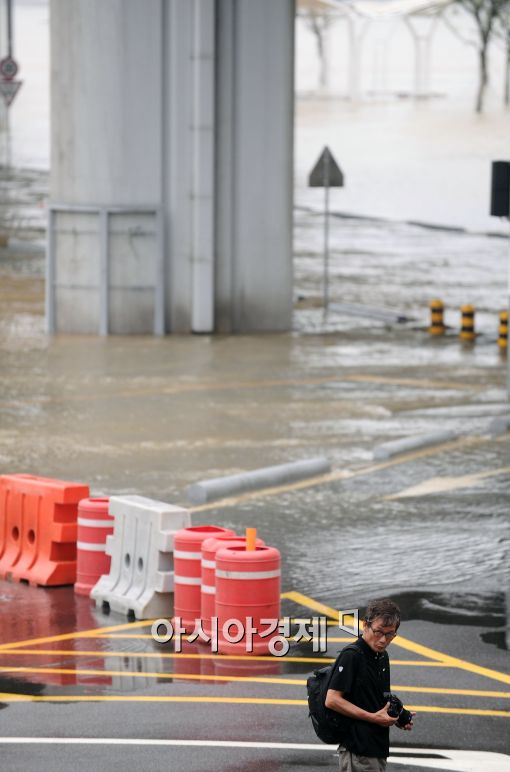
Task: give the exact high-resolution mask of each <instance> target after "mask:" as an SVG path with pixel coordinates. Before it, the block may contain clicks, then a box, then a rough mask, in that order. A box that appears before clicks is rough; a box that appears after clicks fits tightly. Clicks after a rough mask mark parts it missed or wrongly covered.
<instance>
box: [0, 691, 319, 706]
mask: <svg viewBox="0 0 510 772" xmlns="http://www.w3.org/2000/svg"><path fill="white" fill-rule="evenodd" d="M0 702H222V703H234V704H244V705H299V706H302V705H307V704H308V702H307V700H286V699H280V698H270V697H195V696H193V697H192V696H189V695H179V696H173V695H172V696H170V695H157V696H154V697H150V696H148V695H135V694H134V695H111V694H101V695H97V696H94V695H89V694H68V695H66V694H56V695H46V694H45V695H32V694H8V693H6V692H3V693H2V692H0Z"/></svg>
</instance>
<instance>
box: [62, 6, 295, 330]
mask: <svg viewBox="0 0 510 772" xmlns="http://www.w3.org/2000/svg"><path fill="white" fill-rule="evenodd" d="M293 30H294V2H293V0H257V2H250V0H144V2H143V3H142V2H140V1H139V0H51V52H52V65H51V70H52V71H51V84H52V87H51V113H52V130H51V134H52V141H51V175H50V191H51V192H50V196H51V202H52V203H54V204H64V205H67V206H76V205H81V206H90V205H102V206H108V207H112V208H115V207H117V208H118V207H137V206H142V207H152V208H154V209H158V210H159V211H160V212H161V216H162V222H163V238H162V242H160V241H158V237H157V235H156V225H155V222H154V221H153V220H154V216H152V220H151V215H140V214H131V213H130V214H125V215H123V214H121V213H118V214H115V215H111V216H110V217H109V225H108V243H109V253H110V254H109V267H108V270H107V271H106V273H105V271H104V261H103V263H101V259H100V257H98V255H100V251H101V243H100V226H99V224H98V220H99V218H97V217H96V218H95V217H94V216H92V215H90V214H89V213H81V214H80V213H77V212H75V213H73V214H65V213H59V214H58V216H56V218H55V237H54V240H53V243H54V258H55V260H54V262H55V267H54V284H55V287H54V305H55V308H54V319H55V329H57V330H65V331H69V332H88V333H89V332H94V331H97V329H98V325H99V317H100V316H101V308H102V307H103V306H102V304H103V303H106V302H108V311H107V316H108V325H107V326H108V330H109V331H111V332H124V333H137V332H139V333H146V332H150V331H151V329H152V328H153V319H154V302H155V297H156V295H157V287H158V283H159V284H161V290H162V292H163V295H164V323H163V327H164V330H165V331H167V332H190V331H195V332H212V331H243V332H250V331H261V330H268V331H273V330H274V331H277V330H285V329H289V327H290V323H291V303H292V260H291V233H292V228H291V223H292V125H293V109H292V108H293ZM161 245H162V249H163V257H164V270H163V272H159V273H158V259H159V257H158V255H159V253H158V250H159V248H160V246H161ZM105 281H108V283H109V288H108V289H107V290H106V291H105V288H104V286H103V285H104V282H105ZM105 298H106V300H105ZM99 326H100V325H99Z"/></svg>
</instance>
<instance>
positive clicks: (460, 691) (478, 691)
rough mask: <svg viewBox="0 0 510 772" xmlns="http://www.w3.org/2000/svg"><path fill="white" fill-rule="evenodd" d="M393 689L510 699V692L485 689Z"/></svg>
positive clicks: (397, 687) (405, 687)
mask: <svg viewBox="0 0 510 772" xmlns="http://www.w3.org/2000/svg"><path fill="white" fill-rule="evenodd" d="M392 664H393V663H392ZM392 688H393V689H394V691H396V692H397V691H398V692H416V693H417V694H456V695H465V696H466V697H496V698H497V699H501V700H508V699H510V692H494V691H487V690H485V689H447V688H442V687H437V686H400V685H399V684H395V685H393V687H392Z"/></svg>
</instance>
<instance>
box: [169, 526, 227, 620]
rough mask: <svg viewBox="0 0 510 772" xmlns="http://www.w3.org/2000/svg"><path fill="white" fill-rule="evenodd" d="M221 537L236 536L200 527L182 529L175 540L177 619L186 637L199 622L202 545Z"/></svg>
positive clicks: (207, 527)
mask: <svg viewBox="0 0 510 772" xmlns="http://www.w3.org/2000/svg"><path fill="white" fill-rule="evenodd" d="M220 533H226V534H229V535H230V536H235V533H234V531H232V530H230V529H229V528H220V526H217V525H198V526H191V527H190V528H181V530H180V531H177V533H176V534H175V537H174V615H175V617H178V618H179V619H180V622H181V626H182V627H183V628H184V630H185V631H186V632H187V633H192V632H193V631H194V629H195V621H196V620H198V619H200V587H201V584H202V551H201V548H202V542H203V541H204V540H205V539H207V538H208V537H209V536H214V535H217V534H220Z"/></svg>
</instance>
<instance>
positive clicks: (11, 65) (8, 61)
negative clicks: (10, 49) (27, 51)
mask: <svg viewBox="0 0 510 772" xmlns="http://www.w3.org/2000/svg"><path fill="white" fill-rule="evenodd" d="M17 72H18V65H17V64H16V62H15V61H14V59H13V58H12V56H6V57H5V59H2V60H0V75H1V76H2V77H3V78H5V80H12V79H13V78H14V77H15V75H16V73H17Z"/></svg>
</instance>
